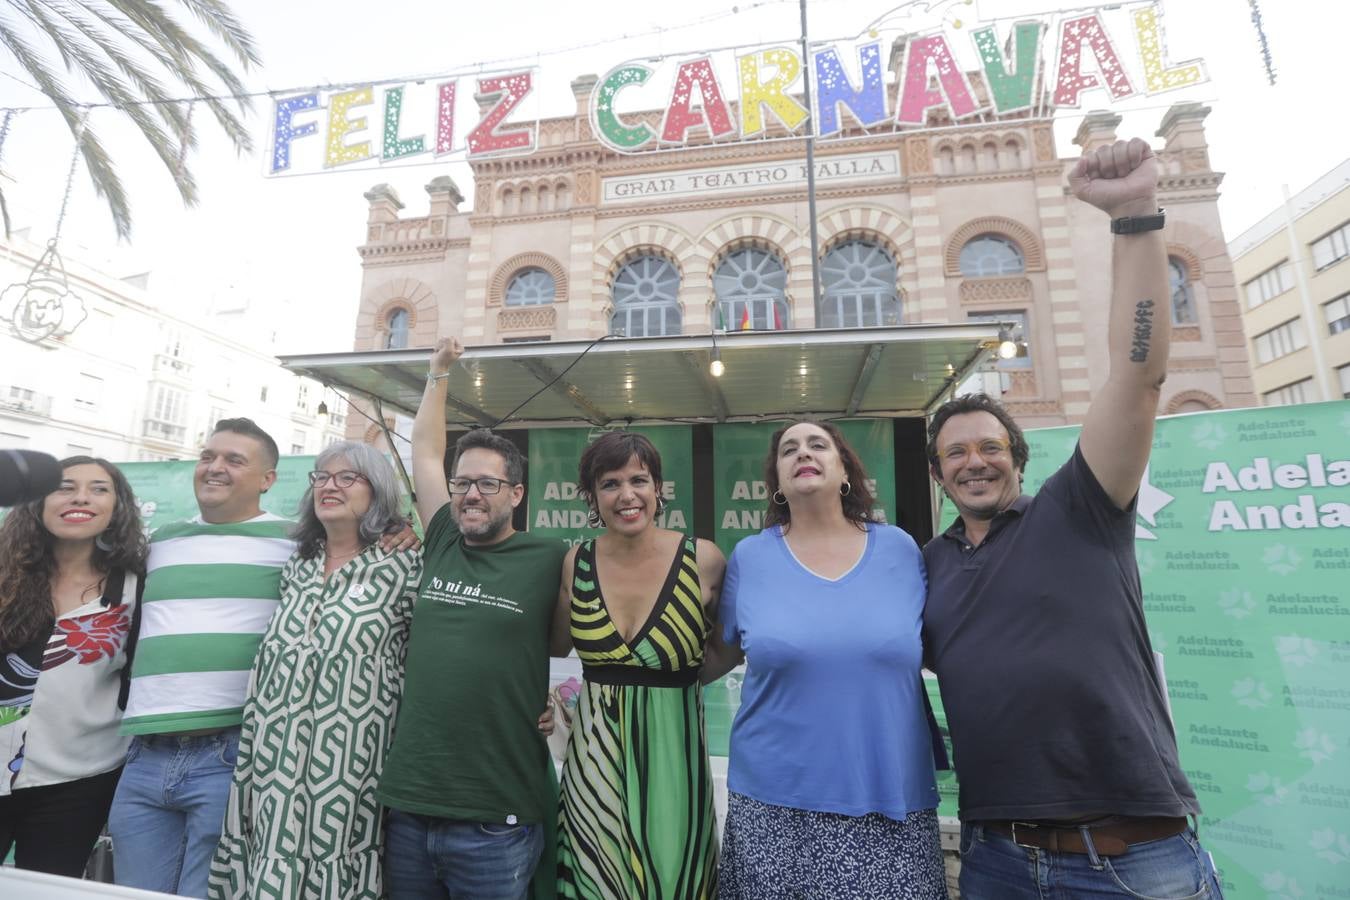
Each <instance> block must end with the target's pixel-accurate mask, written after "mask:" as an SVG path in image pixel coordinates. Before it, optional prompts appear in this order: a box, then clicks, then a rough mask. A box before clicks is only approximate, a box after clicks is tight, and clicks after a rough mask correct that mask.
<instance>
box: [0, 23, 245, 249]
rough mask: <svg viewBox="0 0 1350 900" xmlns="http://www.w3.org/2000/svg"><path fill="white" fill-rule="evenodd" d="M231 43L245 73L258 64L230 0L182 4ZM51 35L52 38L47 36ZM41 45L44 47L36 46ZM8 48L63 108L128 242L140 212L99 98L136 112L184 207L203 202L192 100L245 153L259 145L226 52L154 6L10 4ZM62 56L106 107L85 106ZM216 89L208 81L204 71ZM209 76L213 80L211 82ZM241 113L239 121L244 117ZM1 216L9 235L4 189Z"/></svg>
mask: <svg viewBox="0 0 1350 900" xmlns="http://www.w3.org/2000/svg"><path fill="white" fill-rule="evenodd" d="M177 2H178V5H179V6H180V7H182V8H183V9H185V10H186V11H187V12H188V13H190V14H191V16H192V17H193V18H195V19H196V20H197V22H198V23H199V24H200V25H203V26H205V28H206V30H207V31H208V32H209V33H210V35H211V37H212V38H214V39H215V40H214V41H210V39H208V41H209V42H210V43H217V42H218V43H219V44H222V45H224V49H225V50H226V51H228V53H227V56H232V57H233V58H234V62H235V63H237V64H238V66H239V67H240V69H242V70H244V71H247V70H248V68H249V66H251V65H257V64H258V62H259V57H258V53H257V50H256V48H255V47H254V44H253V38H252V36H251V35H249V33H248V31H247V30H246V29H245V28H244V26H243V25H242V24H240V22H239V20H238V19H237V18H236V17H235V15H234V13H232V12H231V11H230V9H229V7H228V6H227V5H226V4H225V3H223V2H221V0H177ZM44 38H45V40H44ZM35 41H36V42H38V43H40V44H41V46H35V43H34V42H35ZM0 45H3V47H4V48H5V49H6V50H8V51H9V54H10V55H11V56H12V57H13V58H14V60H15V62H17V63H18V64H19V66H20V67H21V68H22V69H23V70H24V71H25V72H27V73H28V75H29V76H30V77H31V78H32V80H33V82H34V84H33V85H32V86H33V87H36V88H37V89H38V90H39V91H41V92H42V93H43V94H45V95H46V96H47V98H48V99H49V100H51V102H52V103H53V105H55V107H56V108H57V110H59V111H60V113H61V116H62V117H63V118H64V119H65V122H66V126H67V127H68V128H69V129H70V131H71V134H72V135H74V136H75V138H76V140H78V141H79V145H80V155H81V156H82V157H83V158H84V163H85V166H86V167H87V168H88V169H89V175H90V178H91V179H92V180H93V182H94V190H95V191H96V192H97V194H98V195H99V196H100V197H103V198H104V199H105V200H106V201H107V203H108V208H109V210H110V211H111V212H112V217H113V223H114V224H115V225H116V227H117V236H118V237H119V238H125V237H128V236H129V235H130V234H131V207H130V203H129V201H128V198H127V193H126V190H125V189H124V188H123V186H122V181H121V179H120V178H118V177H117V172H116V170H115V169H114V166H113V162H112V159H111V158H110V157H109V156H108V153H107V150H106V149H105V148H104V146H103V144H102V142H101V141H100V140H99V138H98V135H97V134H96V133H95V131H94V129H93V127H92V126H93V123H92V122H91V121H90V120H89V116H88V107H89V104H90V102H95V103H98V104H99V105H102V106H112V107H114V108H116V109H117V110H119V111H121V112H122V113H123V114H125V115H127V116H129V117H130V118H131V120H132V121H133V122H135V123H136V126H137V128H139V129H140V131H141V134H142V135H144V136H145V139H146V140H147V141H148V142H149V143H150V146H151V147H152V148H153V149H154V151H155V153H156V154H157V155H158V156H159V158H160V160H161V161H162V162H163V163H164V166H165V168H167V169H168V170H169V174H170V175H171V176H172V177H173V180H174V184H176V185H177V187H178V193H179V194H180V195H181V196H182V198H183V202H184V203H185V204H187V205H188V206H192V205H195V204H196V202H197V183H196V180H195V179H194V178H193V177H192V173H191V172H190V171H189V170H188V167H187V165H186V157H187V154H188V152H189V151H191V150H193V149H195V148H196V147H197V131H196V128H195V126H194V125H193V122H192V108H193V104H192V103H190V102H187V101H186V99H185V98H191V99H193V100H196V101H200V102H201V103H203V104H205V105H206V107H207V108H208V109H210V110H211V113H212V114H213V115H214V116H215V119H216V121H217V122H219V123H220V127H221V128H222V129H223V130H224V131H225V134H226V135H228V136H229V138H230V140H231V141H233V143H234V146H235V149H236V150H238V151H239V152H241V153H244V152H247V151H249V150H251V149H252V148H253V142H252V140H251V139H250V138H249V134H248V131H247V130H246V129H245V127H244V123H243V122H242V121H241V120H240V118H239V115H242V114H243V113H244V112H246V111H247V110H249V109H250V108H251V107H252V103H251V101H250V100H249V98H248V97H246V96H244V95H245V93H246V91H245V88H244V85H243V82H241V81H240V79H239V77H238V75H236V74H235V70H234V69H233V68H232V67H231V65H230V64H229V63H227V62H225V61H222V60H221V58H220V57H219V56H217V50H216V49H215V48H214V47H213V46H208V44H207V43H203V42H202V40H199V39H198V38H197V37H196V36H194V35H193V34H192V33H191V31H190V30H189V28H187V27H184V25H183V24H181V23H180V22H179V21H177V20H176V19H175V18H174V16H173V14H172V13H171V12H170V11H169V10H167V9H165V8H164V7H163V5H162V4H161V3H160V2H154V0H49V2H44V0H4V2H3V3H0ZM53 53H54V54H55V55H56V56H58V57H60V60H61V63H62V64H64V67H65V69H66V72H68V73H70V74H72V75H75V76H77V77H79V78H82V79H83V80H84V81H87V82H88V83H89V84H91V85H93V87H94V89H95V90H96V91H97V92H98V94H99V95H101V97H102V100H100V101H81V100H77V99H76V98H75V96H74V95H73V94H72V92H71V89H70V88H69V87H68V86H67V85H66V84H65V83H63V82H62V80H61V78H60V77H59V76H58V74H57V73H56V72H54V71H53V68H52V66H51V65H50V63H49V58H50V57H51V55H52V54H53ZM203 67H204V68H205V70H207V71H208V72H209V73H210V75H211V76H214V84H215V85H216V87H214V88H213V87H212V85H210V84H208V83H207V82H206V81H204V80H203V77H202V74H201V71H200V70H201V69H202V68H203ZM207 77H210V76H207ZM166 79H167V85H166ZM236 108H237V110H238V113H239V115H236ZM0 213H2V214H3V217H4V224H5V232H6V234H8V232H9V213H8V211H7V210H5V209H4V195H3V193H0Z"/></svg>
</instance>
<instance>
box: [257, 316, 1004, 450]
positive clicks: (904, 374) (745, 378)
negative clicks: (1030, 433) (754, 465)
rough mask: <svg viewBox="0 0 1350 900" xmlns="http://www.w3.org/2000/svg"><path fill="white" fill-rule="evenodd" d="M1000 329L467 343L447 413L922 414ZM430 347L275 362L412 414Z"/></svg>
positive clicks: (567, 420)
mask: <svg viewBox="0 0 1350 900" xmlns="http://www.w3.org/2000/svg"><path fill="white" fill-rule="evenodd" d="M999 328H1000V325H999V324H998V323H995V322H972V323H962V324H942V325H905V326H897V327H893V328H840V329H812V330H802V331H742V332H728V333H725V334H717V335H715V336H714V335H711V334H697V335H674V336H670V337H646V338H625V337H606V338H603V339H601V340H599V341H567V342H558V343H554V342H550V341H540V342H534V343H518V344H492V345H487V346H481V347H470V348H468V349H467V350H466V351H465V353H464V356H463V357H461V358H460V362H459V364H458V365H457V366H455V367H454V369H453V370H452V371H451V373H450V385H449V400H448V415H449V417H450V419H451V420H452V421H457V422H459V423H461V424H464V425H496V424H498V423H499V422H500V421H501V420H502V419H504V418H506V417H507V416H510V419H509V422H510V424H511V425H512V426H514V427H530V426H547V425H581V424H590V425H607V424H609V423H612V422H626V421H632V422H639V423H641V422H660V421H671V420H676V421H687V422H734V421H755V420H759V419H773V418H784V417H787V416H817V417H837V416H922V415H926V414H927V413H928V411H929V410H931V409H932V408H933V407H934V406H935V405H936V404H937V403H938V402H940V400H941V399H942V398H943V395H944V392H946V391H948V390H950V389H951V388H952V386H954V385H956V384H959V383H960V382H961V381H963V380H964V379H965V378H966V377H967V376H968V375H969V374H970V373H971V372H972V371H973V370H974V369H975V368H976V366H978V365H979V364H980V363H981V362H982V361H983V360H984V359H986V358H987V356H988V353H989V348H991V347H992V346H993V345H994V344H995V342H996V341H997V338H998V332H999ZM714 341H715V343H716V347H717V349H718V350H719V351H720V354H721V359H722V361H723V363H724V364H725V366H726V371H725V374H724V375H723V376H722V377H720V378H714V377H713V376H712V375H711V373H710V372H709V363H710V362H711V361H712V354H713V348H714ZM428 356H429V353H428V351H427V350H426V349H420V350H376V351H366V352H353V353H328V354H315V355H305V356H283V357H281V364H282V365H283V366H285V367H286V368H287V369H290V370H291V371H293V372H296V373H298V374H301V375H307V376H309V377H310V378H314V379H316V380H318V381H320V382H323V383H324V384H327V385H329V386H331V387H334V388H337V389H339V390H344V391H348V392H350V393H352V394H355V395H359V396H364V397H367V398H371V399H376V400H379V401H380V403H381V404H382V405H383V407H384V409H385V410H386V411H389V410H399V411H402V412H404V413H406V414H408V415H414V414H415V413H416V410H417V405H418V403H419V402H420V401H421V398H422V390H423V388H424V387H425V385H426V373H427V359H428ZM536 392H538V395H537V396H535V397H534V398H533V399H530V400H529V402H525V401H526V399H527V398H529V397H530V396H531V395H532V394H535V393H536ZM522 403H523V404H524V405H523V406H521V404H522ZM517 406H520V409H519V410H516V407H517ZM513 410H515V411H514V412H513Z"/></svg>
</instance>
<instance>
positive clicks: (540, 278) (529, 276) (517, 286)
mask: <svg viewBox="0 0 1350 900" xmlns="http://www.w3.org/2000/svg"><path fill="white" fill-rule="evenodd" d="M556 295H557V285H555V284H554V283H553V276H552V275H550V274H548V273H547V272H545V271H544V270H543V269H538V268H533V267H532V268H529V269H521V270H520V271H519V272H517V273H516V274H515V275H514V276H513V277H512V278H511V283H510V284H508V285H507V286H506V296H505V298H504V299H505V303H506V305H507V306H543V305H544V304H546V303H552V302H553V298H554V297H555V296H556Z"/></svg>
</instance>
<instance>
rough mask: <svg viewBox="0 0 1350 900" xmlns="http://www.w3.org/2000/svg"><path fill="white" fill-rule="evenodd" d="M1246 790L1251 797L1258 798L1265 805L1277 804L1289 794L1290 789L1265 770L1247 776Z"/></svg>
mask: <svg viewBox="0 0 1350 900" xmlns="http://www.w3.org/2000/svg"><path fill="white" fill-rule="evenodd" d="M1247 790H1249V791H1251V794H1252V797H1253V798H1257V799H1260V801H1261V802H1262V803H1264V804H1265V805H1266V806H1278V805H1279V804H1281V803H1283V802H1284V801H1285V798H1286V797H1288V796H1289V791H1290V789H1289V788H1288V787H1285V785H1284V782H1282V781H1280V779H1278V778H1275V777H1272V776H1271V775H1270V774H1269V773H1267V772H1253V773H1252V774H1250V775H1248V776H1247Z"/></svg>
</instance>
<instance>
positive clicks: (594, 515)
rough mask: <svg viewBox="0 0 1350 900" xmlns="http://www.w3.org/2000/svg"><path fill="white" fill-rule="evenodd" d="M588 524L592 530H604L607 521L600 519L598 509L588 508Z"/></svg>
mask: <svg viewBox="0 0 1350 900" xmlns="http://www.w3.org/2000/svg"><path fill="white" fill-rule="evenodd" d="M586 524H587V525H589V526H591V527H592V528H604V527H605V520H604V519H602V518H600V510H598V509H596V508H595V507H594V506H591V507H587V509H586Z"/></svg>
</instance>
